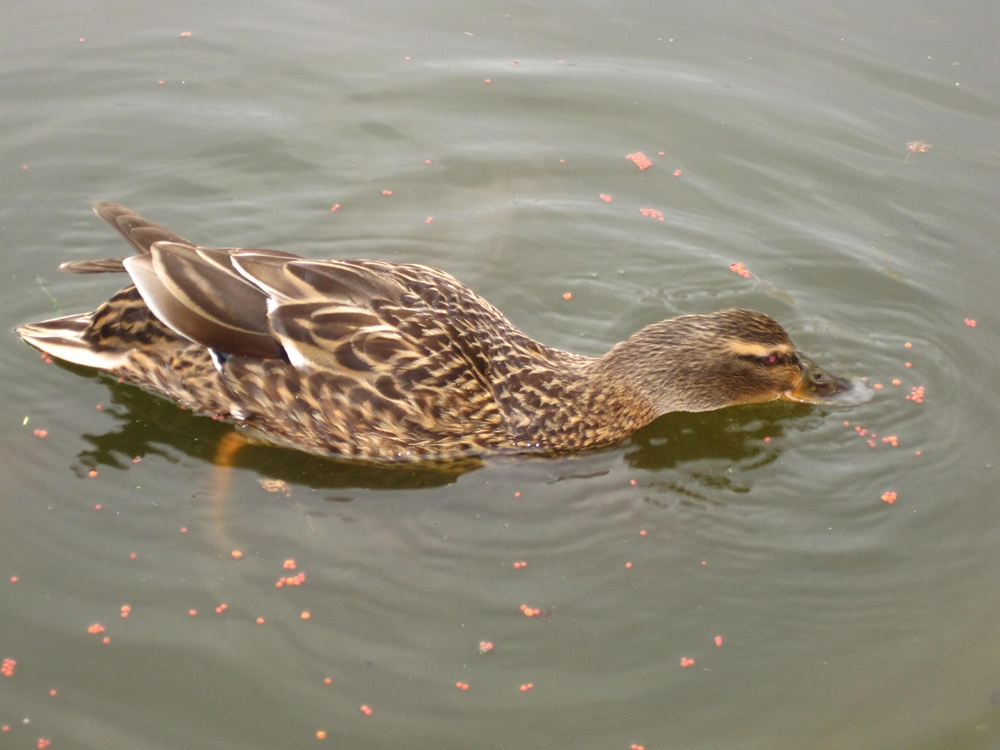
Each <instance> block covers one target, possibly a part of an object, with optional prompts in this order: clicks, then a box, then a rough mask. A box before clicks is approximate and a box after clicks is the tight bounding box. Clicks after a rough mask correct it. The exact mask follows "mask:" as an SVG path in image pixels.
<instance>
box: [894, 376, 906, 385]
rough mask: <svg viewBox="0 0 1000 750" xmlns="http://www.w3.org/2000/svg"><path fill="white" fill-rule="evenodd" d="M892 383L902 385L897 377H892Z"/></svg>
mask: <svg viewBox="0 0 1000 750" xmlns="http://www.w3.org/2000/svg"><path fill="white" fill-rule="evenodd" d="M892 384H893V385H902V384H903V381H902V380H900V379H899V378H894V379H893V381H892Z"/></svg>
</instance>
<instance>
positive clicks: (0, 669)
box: [0, 659, 17, 677]
mask: <svg viewBox="0 0 1000 750" xmlns="http://www.w3.org/2000/svg"><path fill="white" fill-rule="evenodd" d="M16 666H17V661H16V660H14V659H4V660H3V664H2V665H0V674H2V675H3V676H4V677H13V676H14V667H16Z"/></svg>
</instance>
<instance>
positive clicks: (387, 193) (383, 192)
mask: <svg viewBox="0 0 1000 750" xmlns="http://www.w3.org/2000/svg"><path fill="white" fill-rule="evenodd" d="M382 195H392V191H391V190H383V191H382Z"/></svg>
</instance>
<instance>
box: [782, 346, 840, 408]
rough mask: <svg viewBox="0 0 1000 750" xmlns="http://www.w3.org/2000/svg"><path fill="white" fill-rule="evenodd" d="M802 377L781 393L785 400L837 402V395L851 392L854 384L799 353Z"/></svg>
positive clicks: (806, 402) (813, 402)
mask: <svg viewBox="0 0 1000 750" xmlns="http://www.w3.org/2000/svg"><path fill="white" fill-rule="evenodd" d="M800 360H801V362H802V379H801V380H799V382H798V385H796V386H795V387H794V388H792V389H791V390H788V391H785V392H784V393H782V394H781V398H783V399H785V400H787V401H798V402H800V403H804V404H825V403H839V402H840V399H838V396H840V395H841V394H847V393H849V392H851V391H852V390H853V389H854V388H855V387H856V384H855V383H853V382H852V381H850V380H848V379H847V378H839V377H837V376H836V375H831V374H830V373H828V372H827V371H826V370H824V369H823V368H822V367H820V366H819V365H817V364H816V363H815V362H812V361H810V360H809V359H806V358H805V357H802V356H801V355H800Z"/></svg>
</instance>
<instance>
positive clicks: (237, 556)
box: [229, 549, 243, 560]
mask: <svg viewBox="0 0 1000 750" xmlns="http://www.w3.org/2000/svg"><path fill="white" fill-rule="evenodd" d="M229 554H231V555H232V556H233V559H234V560H239V559H240V558H241V557H243V553H242V552H240V551H239V550H238V549H234V550H233V551H232V552H230V553H229Z"/></svg>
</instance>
